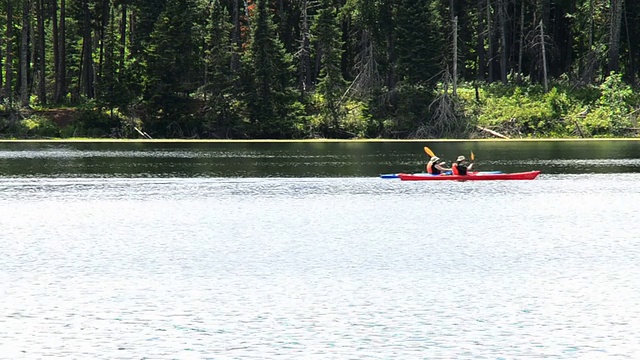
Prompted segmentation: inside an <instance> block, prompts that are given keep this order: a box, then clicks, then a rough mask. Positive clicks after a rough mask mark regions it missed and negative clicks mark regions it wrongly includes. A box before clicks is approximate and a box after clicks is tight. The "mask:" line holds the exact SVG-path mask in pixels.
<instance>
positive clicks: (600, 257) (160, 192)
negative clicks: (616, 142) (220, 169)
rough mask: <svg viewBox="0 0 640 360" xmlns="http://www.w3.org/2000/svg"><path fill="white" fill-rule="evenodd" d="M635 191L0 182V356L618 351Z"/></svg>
mask: <svg viewBox="0 0 640 360" xmlns="http://www.w3.org/2000/svg"><path fill="white" fill-rule="evenodd" d="M639 180H640V174H632V173H628V174H588V175H573V174H561V175H554V174H546V175H545V176H541V177H540V178H538V179H537V180H535V181H523V182H465V183H461V182H437V183H422V182H401V181H396V180H383V179H377V178H373V177H370V178H260V177H257V178H226V177H220V178H212V179H205V178H162V179H160V178H115V177H110V178H104V179H96V178H38V179H36V178H17V177H15V178H4V179H3V181H2V183H0V186H1V187H2V188H1V189H0V208H1V209H3V212H2V216H0V229H2V232H1V233H0V247H1V248H2V254H3V256H2V257H0V282H1V283H2V284H3V285H4V286H2V287H1V288H0V296H1V297H2V307H1V309H2V311H1V312H0V339H2V340H0V358H2V359H21V358H25V359H38V358H46V357H51V358H81V359H88V358H90V359H142V358H149V359H231V358H233V359H276V358H277V359H282V358H284V359H313V358H315V359H356V358H357V359H361V358H362V359H364V358H369V359H418V358H419V359H423V358H425V359H482V358H484V359H521V358H533V359H542V358H546V359H602V358H631V359H633V358H638V356H639V355H640V345H639V344H640V333H638V331H637V329H638V328H640V307H639V306H638V304H640V282H638V279H640V265H638V261H637V259H638V257H639V256H640V241H639V239H638V236H637V232H636V231H635V229H636V227H635V225H634V224H637V223H639V222H640V211H638V210H640V209H639V208H638V204H640V185H639V184H640V181H639Z"/></svg>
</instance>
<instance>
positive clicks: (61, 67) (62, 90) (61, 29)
mask: <svg viewBox="0 0 640 360" xmlns="http://www.w3.org/2000/svg"><path fill="white" fill-rule="evenodd" d="M54 2H55V1H54ZM65 17H66V3H65V0H61V1H60V23H59V25H58V31H57V33H58V36H57V42H56V43H57V45H58V46H57V48H58V54H57V55H58V56H56V59H57V67H56V89H55V93H54V102H56V103H60V102H62V98H63V97H64V96H65V95H66V93H67V80H66V77H67V61H66V57H67V47H66V41H65V39H66V19H65ZM54 24H55V21H54ZM54 28H55V25H54ZM54 32H56V31H54ZM54 46H55V45H54Z"/></svg>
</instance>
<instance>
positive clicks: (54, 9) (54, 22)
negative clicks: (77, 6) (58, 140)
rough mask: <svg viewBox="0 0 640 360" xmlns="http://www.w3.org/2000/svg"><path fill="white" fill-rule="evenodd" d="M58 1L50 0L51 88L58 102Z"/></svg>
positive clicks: (54, 98)
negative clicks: (52, 82)
mask: <svg viewBox="0 0 640 360" xmlns="http://www.w3.org/2000/svg"><path fill="white" fill-rule="evenodd" d="M57 3H58V1H57V0H56V1H52V2H51V26H52V28H53V31H52V35H53V36H52V39H51V42H52V45H53V74H54V79H55V80H54V90H53V102H59V99H60V84H59V83H58V80H59V78H60V75H59V74H58V73H59V72H60V48H59V46H60V30H59V29H58V4H57Z"/></svg>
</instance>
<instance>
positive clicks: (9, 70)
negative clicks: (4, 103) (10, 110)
mask: <svg viewBox="0 0 640 360" xmlns="http://www.w3.org/2000/svg"><path fill="white" fill-rule="evenodd" d="M13 43H14V38H13V6H12V4H11V1H7V54H6V58H5V61H6V62H5V76H6V79H5V83H4V85H5V94H6V96H8V97H9V102H10V103H11V102H13V90H12V89H11V84H12V83H13Z"/></svg>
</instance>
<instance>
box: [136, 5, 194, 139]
mask: <svg viewBox="0 0 640 360" xmlns="http://www.w3.org/2000/svg"><path fill="white" fill-rule="evenodd" d="M193 14H194V7H193V4H192V0H168V1H167V4H166V8H165V10H164V11H163V13H162V14H161V15H160V16H159V17H158V21H157V22H156V25H155V28H154V30H153V32H152V33H151V39H150V44H149V47H148V49H147V51H146V56H147V67H146V74H145V75H146V78H145V83H144V92H145V94H144V97H145V100H146V101H147V102H148V103H149V104H150V108H151V110H152V111H153V113H154V115H155V116H157V118H158V120H160V122H159V123H158V124H154V125H155V126H152V127H155V129H154V130H156V131H158V130H160V131H169V129H166V128H162V126H166V125H168V124H169V122H174V121H175V122H179V120H180V119H179V117H180V115H183V114H186V109H187V100H188V95H189V94H190V93H191V92H192V91H193V90H195V86H194V81H193V77H192V75H193V74H194V73H195V70H196V69H197V60H198V59H197V56H196V55H197V52H196V47H195V44H194V41H195V38H194V36H193V26H194V22H195V17H194V15H193ZM182 130H183V129H178V131H182ZM175 132H176V131H173V133H171V134H169V135H172V136H173V135H182V134H175Z"/></svg>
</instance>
